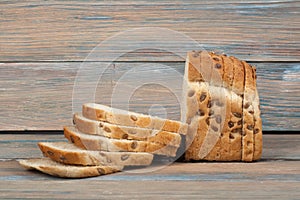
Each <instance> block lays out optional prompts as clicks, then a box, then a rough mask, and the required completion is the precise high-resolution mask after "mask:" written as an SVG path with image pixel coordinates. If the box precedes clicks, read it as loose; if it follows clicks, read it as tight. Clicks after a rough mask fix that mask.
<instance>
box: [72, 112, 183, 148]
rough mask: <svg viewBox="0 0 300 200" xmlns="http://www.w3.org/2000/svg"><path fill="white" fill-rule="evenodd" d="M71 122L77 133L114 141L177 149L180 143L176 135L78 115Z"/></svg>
mask: <svg viewBox="0 0 300 200" xmlns="http://www.w3.org/2000/svg"><path fill="white" fill-rule="evenodd" d="M73 122H74V123H75V125H76V128H77V129H78V130H79V131H81V132H83V133H87V134H92V135H101V136H105V137H109V138H114V139H128V140H142V141H147V142H153V143H158V144H163V145H170V146H175V147H179V146H180V142H181V136H180V135H179V134H177V133H172V132H167V131H159V130H152V129H147V128H139V127H129V126H121V125H116V124H111V123H107V122H102V121H97V120H91V119H88V118H85V117H83V116H81V115H79V114H74V116H73Z"/></svg>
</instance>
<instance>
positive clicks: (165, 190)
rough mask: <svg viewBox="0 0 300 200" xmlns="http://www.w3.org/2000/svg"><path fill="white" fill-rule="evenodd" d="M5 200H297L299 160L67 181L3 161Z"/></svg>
mask: <svg viewBox="0 0 300 200" xmlns="http://www.w3.org/2000/svg"><path fill="white" fill-rule="evenodd" d="M0 163H1V165H0V180H1V181H0V191H1V192H0V198H1V199H6V198H22V199H27V198H28V199H32V198H37V197H38V198H41V199H44V198H46V199H48V198H50V197H51V199H53V198H55V199H70V198H71V199H83V198H84V199H90V198H91V199H94V198H101V199H116V198H118V199H128V198H130V199H136V198H138V199H141V198H143V199H145V198H146V199H153V198H158V199H162V198H163V199H183V198H189V199H199V198H201V199H208V198H217V199H220V198H230V199H240V198H241V197H242V198H243V199H253V198H259V199H265V198H272V199H293V198H295V197H297V196H299V194H300V193H299V190H298V189H299V186H300V175H299V172H300V171H299V167H298V166H299V164H300V161H285V162H283V161H276V162H257V163H251V164H250V163H175V164H172V165H170V166H167V167H165V168H163V169H160V170H158V171H152V172H142V173H141V172H140V171H139V172H137V171H124V172H120V173H116V174H112V175H107V176H101V177H95V178H87V179H80V180H72V179H69V180H66V179H60V178H55V177H50V176H48V175H45V174H41V173H39V172H36V171H26V170H25V169H23V168H22V167H21V166H19V165H18V164H17V163H16V161H5V162H4V161H0Z"/></svg>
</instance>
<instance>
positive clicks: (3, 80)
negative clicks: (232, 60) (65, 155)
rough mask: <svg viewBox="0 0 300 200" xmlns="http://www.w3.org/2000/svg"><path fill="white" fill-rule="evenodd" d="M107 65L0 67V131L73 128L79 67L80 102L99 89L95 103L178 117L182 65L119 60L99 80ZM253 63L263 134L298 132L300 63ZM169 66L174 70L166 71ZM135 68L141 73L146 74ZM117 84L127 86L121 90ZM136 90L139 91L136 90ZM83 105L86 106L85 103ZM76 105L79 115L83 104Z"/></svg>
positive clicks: (2, 65) (177, 63)
mask: <svg viewBox="0 0 300 200" xmlns="http://www.w3.org/2000/svg"><path fill="white" fill-rule="evenodd" d="M104 64H105V63H104ZM104 64H103V63H100V62H88V63H84V64H82V63H77V62H64V63H3V64H1V65H0V71H1V74H0V85H1V89H0V96H1V98H0V130H26V129H28V130H41V129H54V130H61V129H62V127H63V126H64V125H70V124H71V123H72V93H73V87H74V83H75V80H76V75H77V72H78V70H79V69H86V73H83V75H82V76H83V78H82V80H81V82H80V84H81V85H82V90H80V92H79V93H78V94H79V95H80V98H81V97H82V98H84V97H87V96H90V91H89V89H91V88H92V87H96V93H95V94H96V96H95V100H96V102H100V103H103V104H107V105H110V104H111V99H117V102H115V100H114V103H113V105H114V106H119V107H121V108H122V106H124V105H129V109H130V110H133V111H137V112H142V113H150V114H155V115H159V116H162V117H168V118H171V119H180V112H179V110H180V105H179V103H178V100H177V98H176V95H175V93H177V92H179V93H180V92H181V82H180V81H181V80H180V79H181V78H182V77H181V76H182V75H183V71H184V69H183V68H184V63H183V62H172V63H167V62H155V63H145V62H125V63H124V62H116V63H113V64H111V65H108V67H107V69H106V70H104V73H103V76H100V78H99V77H98V76H97V75H95V73H94V72H95V71H96V72H97V71H98V70H100V69H101V68H103V67H106V65H104ZM251 64H254V65H256V66H257V76H258V81H257V84H258V90H259V95H260V101H261V109H262V117H263V130H300V120H299V119H300V104H299V102H300V93H299V91H300V79H299V77H300V74H299V71H300V70H299V69H300V68H299V67H300V63H251ZM145 66H146V67H145ZM168 67H169V68H170V69H171V71H170V70H166V69H167V68H168ZM133 69H135V70H138V69H141V70H142V72H143V73H141V72H140V71H136V72H134V71H132V70H133ZM130 70H131V71H130ZM169 72H170V73H169ZM177 72H178V73H177ZM153 73H155V76H156V75H157V73H161V76H160V77H158V78H154V74H153ZM142 75H145V76H146V77H143V76H142ZM98 78H99V83H98V84H93V83H92V79H95V80H97V81H98ZM122 78H123V79H122ZM77 80H78V79H77ZM137 80H143V81H144V82H138V81H137ZM151 81H152V82H151ZM153 81H154V82H155V81H156V83H157V84H153ZM160 81H164V82H160ZM96 83H97V82H96ZM147 83H149V84H147ZM117 84H120V85H123V88H121V89H118V87H117V86H116V85H117ZM165 84H167V85H165ZM137 86H138V87H139V88H135V87H137ZM116 88H117V89H116ZM113 89H115V91H117V92H115V93H118V94H119V95H121V96H122V95H123V96H124V95H126V94H128V93H129V91H130V90H133V91H134V93H133V94H132V95H131V96H130V98H129V99H126V98H125V99H124V98H123V99H122V98H120V97H116V96H112V93H113ZM93 92H94V91H93V90H92V93H93ZM77 96H78V95H77ZM112 97H113V98H112ZM80 98H79V100H81V99H80ZM92 100H94V99H92ZM92 100H91V101H92ZM126 100H127V101H126ZM82 101H83V103H86V102H84V99H83V100H82ZM75 104H76V103H74V105H75ZM78 107H79V110H77V111H79V112H80V105H78Z"/></svg>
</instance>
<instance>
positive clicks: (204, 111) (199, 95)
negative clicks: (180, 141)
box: [183, 82, 211, 161]
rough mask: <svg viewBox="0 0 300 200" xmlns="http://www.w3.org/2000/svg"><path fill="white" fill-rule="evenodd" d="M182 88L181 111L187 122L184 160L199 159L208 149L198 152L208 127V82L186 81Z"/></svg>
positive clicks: (209, 101)
mask: <svg viewBox="0 0 300 200" xmlns="http://www.w3.org/2000/svg"><path fill="white" fill-rule="evenodd" d="M186 87H187V88H184V89H183V93H184V97H183V98H184V99H186V100H184V101H186V104H185V105H186V107H187V108H186V111H185V112H184V113H183V114H184V116H185V118H186V121H187V122H188V123H189V129H188V134H187V135H186V148H187V149H186V152H185V160H187V161H188V160H201V159H203V158H204V157H205V156H206V155H207V154H208V153H209V151H210V150H211V149H209V151H208V150H207V151H204V152H201V153H200V149H201V146H202V144H203V142H204V139H205V138H206V134H207V133H208V129H209V108H208V107H210V106H211V100H210V93H209V90H208V84H207V83H205V82H199V83H197V82H195V83H187V85H186Z"/></svg>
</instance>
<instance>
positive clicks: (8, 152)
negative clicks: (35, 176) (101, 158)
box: [0, 134, 300, 161]
mask: <svg viewBox="0 0 300 200" xmlns="http://www.w3.org/2000/svg"><path fill="white" fill-rule="evenodd" d="M42 141H67V140H66V139H65V138H64V136H63V134H32V135H31V134H28V135H26V134H0V147H1V152H0V159H2V160H11V159H17V158H35V157H41V155H42V154H41V153H40V150H39V148H38V146H37V143H38V142H42ZM299 142H300V135H296V134H295V135H275V134H274V135H263V155H262V160H264V161H273V160H295V161H296V160H298V161H299V160H300V146H299V145H298V144H299Z"/></svg>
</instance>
